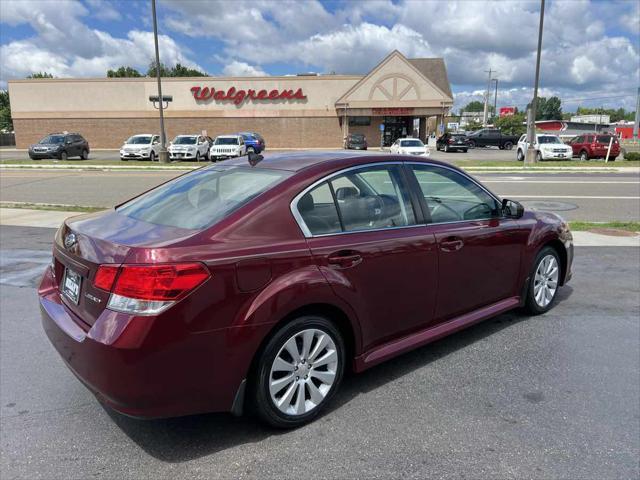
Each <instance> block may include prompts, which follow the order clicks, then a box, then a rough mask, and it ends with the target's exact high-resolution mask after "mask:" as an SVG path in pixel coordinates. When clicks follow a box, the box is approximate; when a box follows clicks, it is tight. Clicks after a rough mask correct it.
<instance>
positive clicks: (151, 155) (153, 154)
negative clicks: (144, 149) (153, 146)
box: [149, 150, 156, 162]
mask: <svg viewBox="0 0 640 480" xmlns="http://www.w3.org/2000/svg"><path fill="white" fill-rule="evenodd" d="M149 161H150V162H155V161H156V152H154V151H153V150H151V152H149Z"/></svg>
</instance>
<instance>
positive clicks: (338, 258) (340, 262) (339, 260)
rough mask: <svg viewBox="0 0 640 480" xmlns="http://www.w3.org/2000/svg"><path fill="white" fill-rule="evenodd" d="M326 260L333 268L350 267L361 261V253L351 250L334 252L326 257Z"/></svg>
mask: <svg viewBox="0 0 640 480" xmlns="http://www.w3.org/2000/svg"><path fill="white" fill-rule="evenodd" d="M327 262H328V263H329V265H331V266H333V267H334V268H351V267H355V266H356V265H359V264H360V263H362V255H360V254H359V253H356V252H351V251H344V252H336V253H332V254H331V255H329V256H328V257H327Z"/></svg>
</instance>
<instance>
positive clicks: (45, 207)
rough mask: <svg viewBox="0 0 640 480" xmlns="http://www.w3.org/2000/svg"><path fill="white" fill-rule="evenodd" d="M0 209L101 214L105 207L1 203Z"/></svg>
mask: <svg viewBox="0 0 640 480" xmlns="http://www.w3.org/2000/svg"><path fill="white" fill-rule="evenodd" d="M0 208H24V209H28V210H53V211H56V212H83V213H91V212H99V211H101V210H106V209H105V208H104V207H90V206H85V205H66V204H60V203H29V202H0Z"/></svg>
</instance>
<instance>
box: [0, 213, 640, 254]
mask: <svg viewBox="0 0 640 480" xmlns="http://www.w3.org/2000/svg"><path fill="white" fill-rule="evenodd" d="M76 215H82V213H80V212H63V211H54V210H30V209H27V208H0V226H5V225H6V226H18V227H41V228H58V227H59V226H60V224H61V223H62V222H63V221H64V219H65V218H68V217H73V216H76ZM573 240H574V245H575V246H576V247H640V235H639V234H636V235H634V236H617V235H602V234H599V233H593V232H573Z"/></svg>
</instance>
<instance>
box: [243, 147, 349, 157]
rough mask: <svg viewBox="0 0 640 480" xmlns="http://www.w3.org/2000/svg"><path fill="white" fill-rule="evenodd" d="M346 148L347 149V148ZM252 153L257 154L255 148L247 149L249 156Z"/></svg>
mask: <svg viewBox="0 0 640 480" xmlns="http://www.w3.org/2000/svg"><path fill="white" fill-rule="evenodd" d="M345 148H347V147H345ZM250 153H256V149H255V148H253V147H249V148H247V155H249V154H250Z"/></svg>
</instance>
